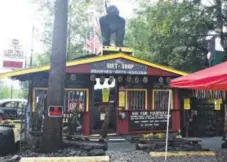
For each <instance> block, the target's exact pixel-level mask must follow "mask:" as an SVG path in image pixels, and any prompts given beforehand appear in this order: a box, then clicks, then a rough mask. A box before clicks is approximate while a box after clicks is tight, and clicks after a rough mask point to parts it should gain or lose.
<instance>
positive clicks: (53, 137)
mask: <svg viewBox="0 0 227 162" xmlns="http://www.w3.org/2000/svg"><path fill="white" fill-rule="evenodd" d="M67 13H68V0H56V1H55V15H54V17H55V19H54V29H53V39H52V52H51V57H50V58H51V60H50V72H49V80H48V93H47V106H50V105H56V106H63V104H64V101H63V100H64V88H65V67H66V45H67V43H66V42H67ZM45 109H46V110H45V119H44V124H43V136H42V144H41V150H42V151H44V152H53V151H57V150H58V149H59V148H60V147H61V146H62V118H50V117H48V114H47V107H46V108H45Z"/></svg>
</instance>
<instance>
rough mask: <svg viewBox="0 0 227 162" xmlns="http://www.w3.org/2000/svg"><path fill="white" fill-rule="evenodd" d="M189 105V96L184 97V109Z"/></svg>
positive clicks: (189, 106) (188, 107)
mask: <svg viewBox="0 0 227 162" xmlns="http://www.w3.org/2000/svg"><path fill="white" fill-rule="evenodd" d="M190 108H191V105H190V98H185V99H184V110H190Z"/></svg>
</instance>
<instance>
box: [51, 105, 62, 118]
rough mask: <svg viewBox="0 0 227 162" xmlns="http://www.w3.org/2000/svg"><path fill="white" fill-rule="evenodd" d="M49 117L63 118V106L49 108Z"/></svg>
mask: <svg viewBox="0 0 227 162" xmlns="http://www.w3.org/2000/svg"><path fill="white" fill-rule="evenodd" d="M48 116H49V117H62V116H63V106H49V107H48Z"/></svg>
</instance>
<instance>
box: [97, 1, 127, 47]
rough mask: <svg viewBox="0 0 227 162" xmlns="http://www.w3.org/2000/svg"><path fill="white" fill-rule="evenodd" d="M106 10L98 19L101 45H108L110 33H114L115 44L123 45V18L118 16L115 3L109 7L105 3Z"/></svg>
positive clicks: (117, 45)
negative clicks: (101, 39)
mask: <svg viewBox="0 0 227 162" xmlns="http://www.w3.org/2000/svg"><path fill="white" fill-rule="evenodd" d="M106 11H107V14H106V15H105V16H102V17H100V19H99V24H100V28H101V33H102V38H103V45H104V46H110V38H111V36H112V34H115V36H116V40H115V46H116V47H123V40H124V35H125V19H124V18H122V17H120V16H119V10H118V8H117V7H116V6H115V5H110V6H109V7H107V5H106Z"/></svg>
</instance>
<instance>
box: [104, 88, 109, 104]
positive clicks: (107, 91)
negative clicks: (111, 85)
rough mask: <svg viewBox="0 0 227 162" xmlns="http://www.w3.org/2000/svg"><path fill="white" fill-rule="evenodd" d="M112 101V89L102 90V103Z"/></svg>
mask: <svg viewBox="0 0 227 162" xmlns="http://www.w3.org/2000/svg"><path fill="white" fill-rule="evenodd" d="M109 100H110V89H107V88H103V89H102V102H109Z"/></svg>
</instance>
